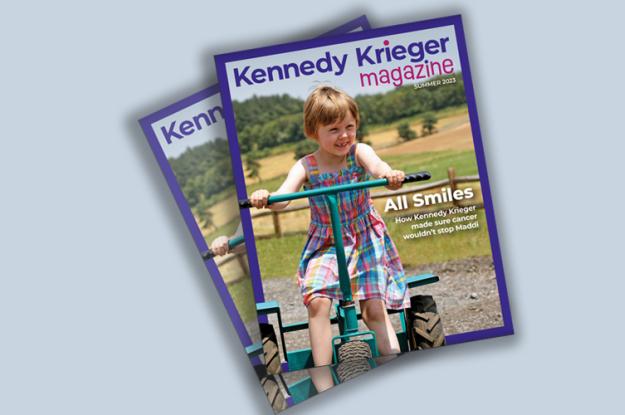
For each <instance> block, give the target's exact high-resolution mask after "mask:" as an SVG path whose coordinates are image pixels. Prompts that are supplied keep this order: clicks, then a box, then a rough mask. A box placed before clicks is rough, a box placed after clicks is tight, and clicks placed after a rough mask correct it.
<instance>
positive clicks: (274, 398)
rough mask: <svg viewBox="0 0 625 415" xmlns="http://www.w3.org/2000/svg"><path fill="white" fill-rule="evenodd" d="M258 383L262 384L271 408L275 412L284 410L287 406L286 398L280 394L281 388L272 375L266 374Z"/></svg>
mask: <svg viewBox="0 0 625 415" xmlns="http://www.w3.org/2000/svg"><path fill="white" fill-rule="evenodd" d="M260 384H261V385H262V386H263V389H264V391H265V394H266V395H267V400H268V401H269V404H270V405H271V407H272V408H273V410H274V411H275V412H276V413H277V412H280V411H284V410H285V409H286V408H287V403H286V399H285V398H284V396H283V395H282V390H281V389H280V385H278V381H277V380H276V379H275V377H274V376H273V375H269V376H266V377H264V378H262V379H261V380H260Z"/></svg>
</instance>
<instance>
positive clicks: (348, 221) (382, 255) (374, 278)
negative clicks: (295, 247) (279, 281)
mask: <svg viewBox="0 0 625 415" xmlns="http://www.w3.org/2000/svg"><path fill="white" fill-rule="evenodd" d="M303 164H304V167H305V168H306V172H307V176H308V183H307V184H306V185H305V186H304V188H305V189H316V188H319V187H328V186H332V185H337V184H345V183H353V182H359V181H364V180H366V176H367V173H366V172H365V170H364V169H363V168H362V167H360V166H358V164H357V163H356V145H353V146H352V148H351V149H350V151H349V154H348V155H347V167H345V168H343V169H341V170H339V171H338V172H328V173H319V168H318V165H317V160H316V159H315V156H314V155H312V154H309V155H308V156H306V157H304V159H303ZM337 199H338V206H339V214H340V217H341V223H342V233H343V244H344V245H345V257H346V259H347V269H348V271H349V275H350V280H351V286H352V293H353V297H354V300H366V299H372V298H375V299H381V300H384V302H385V303H386V307H387V308H391V309H400V308H409V307H410V298H409V296H408V290H407V289H406V283H405V279H406V278H405V275H404V269H403V267H402V264H401V261H400V259H399V255H398V253H397V249H396V248H395V244H394V243H393V241H392V240H391V238H390V236H389V234H388V230H387V229H386V225H385V224H384V221H383V220H382V218H381V217H380V214H379V213H378V212H377V211H376V210H375V208H374V207H373V203H372V200H371V198H370V197H369V191H368V190H367V189H363V190H353V191H349V192H342V193H339V194H338V198H337ZM309 201H310V228H309V229H308V240H307V242H306V245H305V246H304V250H303V252H302V256H301V259H300V265H299V269H298V271H297V282H298V285H299V288H300V291H301V293H302V297H303V299H304V305H306V306H308V304H310V302H311V301H312V299H313V298H315V297H326V298H331V299H336V300H339V299H341V298H342V293H341V290H340V287H339V276H338V266H337V259H336V249H335V248H334V243H333V239H334V238H333V236H332V226H331V221H330V210H329V208H328V207H327V204H326V201H325V199H324V197H323V196H314V197H311V198H310V199H309Z"/></svg>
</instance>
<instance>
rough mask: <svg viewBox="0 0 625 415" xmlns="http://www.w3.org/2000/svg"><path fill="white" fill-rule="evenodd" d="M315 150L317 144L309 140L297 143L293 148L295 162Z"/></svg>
mask: <svg viewBox="0 0 625 415" xmlns="http://www.w3.org/2000/svg"><path fill="white" fill-rule="evenodd" d="M317 148H318V145H317V143H316V142H314V141H313V140H311V139H306V140H303V141H300V142H299V143H297V146H295V160H299V159H301V158H302V157H304V156H307V155H309V154H310V153H314V152H315V151H316V150H317Z"/></svg>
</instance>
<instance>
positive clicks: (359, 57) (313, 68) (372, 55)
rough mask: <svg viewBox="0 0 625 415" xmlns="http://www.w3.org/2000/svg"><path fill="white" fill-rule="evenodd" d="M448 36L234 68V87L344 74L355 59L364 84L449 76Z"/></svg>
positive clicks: (452, 66)
mask: <svg viewBox="0 0 625 415" xmlns="http://www.w3.org/2000/svg"><path fill="white" fill-rule="evenodd" d="M448 45H449V37H439V38H436V39H428V40H425V41H415V42H410V43H408V44H395V45H393V44H391V43H390V41H389V40H384V41H383V42H382V46H381V47H376V45H369V46H366V47H358V48H356V49H355V50H354V52H353V54H349V53H344V54H342V55H334V54H332V53H331V52H329V51H326V52H321V55H320V56H318V57H317V58H316V59H306V60H303V61H301V62H288V63H284V64H280V65H269V66H264V67H253V66H252V65H246V66H243V67H240V68H239V67H235V68H234V70H233V73H232V75H233V77H234V86H235V87H237V88H242V87H247V86H253V85H257V84H264V83H267V82H274V81H279V80H283V79H292V78H299V77H303V76H312V75H315V74H321V73H323V74H332V75H334V76H337V77H338V76H341V75H343V74H344V73H345V72H346V71H347V70H349V68H348V67H349V65H350V62H352V61H353V62H354V63H355V65H356V66H357V68H358V70H359V71H360V73H359V74H358V75H359V80H360V86H361V87H363V88H364V87H371V86H373V87H375V86H378V85H390V84H392V85H394V86H401V85H403V84H404V83H405V82H406V81H417V82H419V81H420V80H425V79H428V78H431V77H433V76H437V75H450V74H452V73H454V71H455V69H456V63H455V62H454V60H453V59H452V58H449V57H445V56H444V54H445V53H446V52H447V49H448ZM395 62H396V63H397V65H396V66H395V67H393V68H390V69H386V68H385V69H380V70H372V71H367V69H368V67H370V66H375V65H380V64H383V63H395Z"/></svg>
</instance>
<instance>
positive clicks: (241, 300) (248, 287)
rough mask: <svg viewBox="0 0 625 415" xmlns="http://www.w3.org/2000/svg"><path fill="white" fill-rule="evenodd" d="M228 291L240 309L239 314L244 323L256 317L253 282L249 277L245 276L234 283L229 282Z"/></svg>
mask: <svg viewBox="0 0 625 415" xmlns="http://www.w3.org/2000/svg"><path fill="white" fill-rule="evenodd" d="M228 292H229V293H230V296H231V297H232V300H233V301H234V305H235V306H236V307H237V310H238V311H239V315H240V316H241V319H242V320H243V322H244V323H249V322H250V321H252V320H255V319H256V307H255V302H254V292H253V290H252V282H251V280H250V279H249V278H247V277H246V278H243V279H241V280H239V281H236V282H234V283H232V284H228Z"/></svg>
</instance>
